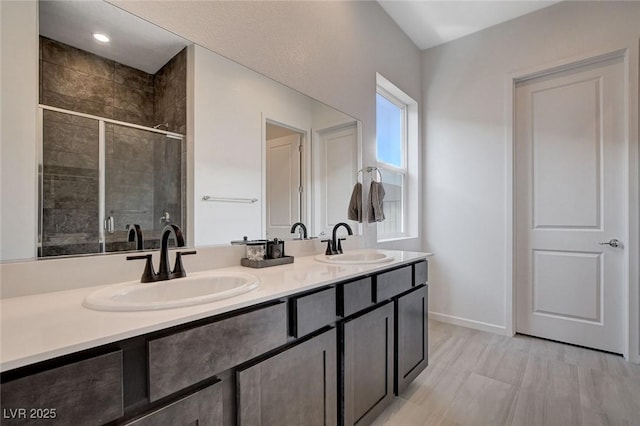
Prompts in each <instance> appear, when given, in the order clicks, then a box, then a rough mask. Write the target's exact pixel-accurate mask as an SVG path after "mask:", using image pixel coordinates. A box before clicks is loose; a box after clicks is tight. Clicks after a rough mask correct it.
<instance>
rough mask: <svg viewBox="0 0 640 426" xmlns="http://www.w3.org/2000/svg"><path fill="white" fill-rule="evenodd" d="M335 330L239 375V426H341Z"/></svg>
mask: <svg viewBox="0 0 640 426" xmlns="http://www.w3.org/2000/svg"><path fill="white" fill-rule="evenodd" d="M337 378H338V369H337V354H336V330H335V328H333V329H331V330H329V331H327V332H325V333H322V334H320V335H318V336H316V337H313V338H311V339H310V340H306V341H304V342H302V343H299V344H297V345H295V346H293V347H291V348H288V349H286V350H285V351H283V352H280V353H279V354H277V355H274V356H271V357H269V358H267V359H265V360H263V361H260V362H258V363H257V364H254V365H252V366H249V367H246V368H242V369H240V370H239V371H238V372H237V380H236V383H237V388H238V391H237V392H238V407H237V412H238V425H239V426H250V425H264V426H269V425H281V426H287V425H291V426H297V425H306V426H313V425H318V426H320V425H336V424H337V421H338V416H337V404H338V398H337V391H338V389H337Z"/></svg>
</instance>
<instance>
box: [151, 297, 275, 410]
mask: <svg viewBox="0 0 640 426" xmlns="http://www.w3.org/2000/svg"><path fill="white" fill-rule="evenodd" d="M286 342H287V306H286V303H285V302H280V303H278V304H276V305H273V306H269V307H266V308H262V309H258V310H255V311H252V312H248V313H245V314H241V315H238V316H235V317H231V318H227V319H224V320H221V321H218V322H215V323H212V324H207V325H203V326H201V327H197V328H193V329H191V330H186V331H182V332H179V333H176V334H172V335H170V336H166V337H161V338H158V339H155V340H151V341H149V343H148V345H149V348H148V349H149V399H150V400H151V401H155V400H157V399H159V398H162V397H164V396H167V395H169V394H171V393H173V392H176V391H178V390H180V389H183V388H185V387H187V386H190V385H193V384H195V383H197V382H199V381H201V380H204V379H207V378H209V377H212V376H214V375H216V374H217V373H220V372H222V371H225V370H227V369H229V368H231V367H234V366H236V365H238V364H241V363H243V362H245V361H248V360H250V359H251V358H254V357H256V356H258V355H261V354H263V353H265V352H267V351H269V350H271V349H274V348H277V347H278V346H281V345H283V344H285V343H286Z"/></svg>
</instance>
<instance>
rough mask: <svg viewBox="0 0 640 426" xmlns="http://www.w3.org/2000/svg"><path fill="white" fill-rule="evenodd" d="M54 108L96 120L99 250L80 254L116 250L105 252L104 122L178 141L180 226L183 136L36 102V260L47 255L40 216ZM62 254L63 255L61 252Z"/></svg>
mask: <svg viewBox="0 0 640 426" xmlns="http://www.w3.org/2000/svg"><path fill="white" fill-rule="evenodd" d="M45 110H46V111H53V112H58V113H62V114H69V115H73V116H77V117H82V118H87V119H91V120H95V121H97V122H98V244H99V252H98V253H94V252H92V253H83V254H89V255H92V254H102V253H117V252H107V251H106V236H105V231H106V226H107V224H106V213H105V208H106V124H107V123H109V124H114V125H118V126H123V127H128V128H132V129H138V130H144V131H148V132H152V133H157V134H161V135H165V136H166V137H168V138H172V139H176V140H180V141H181V147H180V150H181V157H182V158H181V165H180V174H181V177H182V178H181V182H180V198H181V200H180V203H181V210H182V211H181V217H182V225H183V226H184V225H185V222H186V220H187V218H186V215H185V200H186V196H185V195H186V194H185V192H186V191H185V186H186V185H185V182H184V179H185V160H184V157H183V155H184V152H185V143H186V138H185V135H183V134H180V133H176V132H170V131H167V130H160V129H158V128H155V127H147V126H143V125H140V124H134V123H128V122H125V121H119V120H114V119H111V118H106V117H100V116H97V115H92V114H86V113H82V112H77V111H72V110H68V109H64V108H58V107H53V106H49V105H44V104H38V108H37V129H38V130H37V137H38V142H39V143H38V148H37V156H38V158H37V161H38V230H37V241H36V250H37V253H36V258H38V259H46V258H48V257H50V256H43V255H42V253H43V246H42V244H43V241H42V233H43V228H44V227H43V216H44V183H43V179H44V130H43V129H44V111H45ZM83 254H73V255H70V256H79V255H83ZM63 256H64V255H63Z"/></svg>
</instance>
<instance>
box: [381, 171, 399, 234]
mask: <svg viewBox="0 0 640 426" xmlns="http://www.w3.org/2000/svg"><path fill="white" fill-rule="evenodd" d="M381 174H382V183H383V185H384V192H385V194H384V201H383V211H384V218H385V219H384V220H383V221H382V222H379V223H378V233H380V234H381V236H398V235H399V234H402V232H403V231H404V173H402V172H394V171H391V170H388V169H384V170H382V171H381Z"/></svg>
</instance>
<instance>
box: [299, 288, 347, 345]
mask: <svg viewBox="0 0 640 426" xmlns="http://www.w3.org/2000/svg"><path fill="white" fill-rule="evenodd" d="M290 303H291V335H292V336H293V337H302V336H304V335H307V334H309V333H311V332H313V331H316V330H318V329H320V328H322V327H324V326H325V325H327V324H331V323H332V322H335V320H336V289H335V288H333V287H332V288H328V289H326V290H321V291H318V292H315V293H311V294H307V295H304V296H300V297H293V298H292V299H291V301H290Z"/></svg>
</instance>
